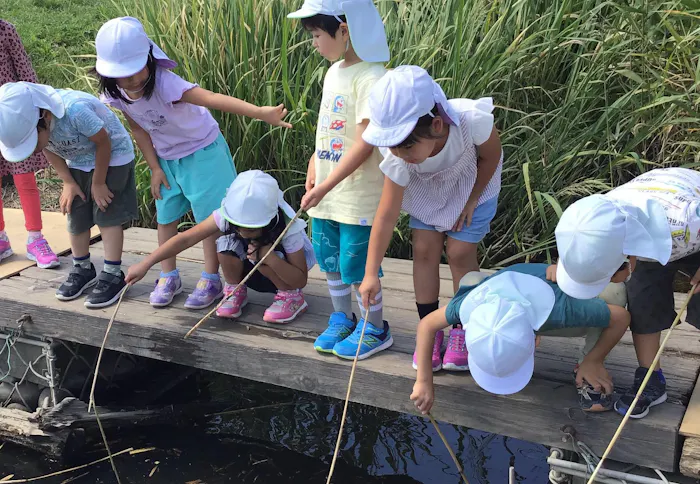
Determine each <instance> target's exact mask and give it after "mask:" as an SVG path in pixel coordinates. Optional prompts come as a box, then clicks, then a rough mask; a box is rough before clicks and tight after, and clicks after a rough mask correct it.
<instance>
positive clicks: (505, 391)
mask: <svg viewBox="0 0 700 484" xmlns="http://www.w3.org/2000/svg"><path fill="white" fill-rule="evenodd" d="M555 270H556V268H555V266H549V267H548V266H547V265H546V264H516V265H514V266H511V267H507V268H505V269H502V270H500V271H498V272H496V273H495V274H493V275H492V276H490V277H486V278H485V279H483V280H482V277H485V275H484V274H480V273H478V272H471V273H469V274H467V275H466V276H465V278H464V279H463V280H462V285H461V287H460V289H459V291H458V292H457V294H456V295H455V297H454V298H453V299H452V301H450V303H449V304H448V305H447V306H446V307H444V308H441V309H438V310H437V311H434V312H433V313H431V314H429V315H428V316H426V317H425V318H423V320H422V321H421V322H420V324H419V325H418V336H417V341H416V359H417V363H418V376H417V378H416V383H415V385H414V387H413V393H412V394H411V400H414V402H415V404H416V406H417V407H418V408H419V410H421V411H422V412H423V413H427V412H429V411H430V408H431V407H432V404H433V398H434V390H433V375H432V373H433V372H432V369H431V353H432V348H433V341H434V339H435V334H436V333H437V332H438V331H442V330H443V329H444V328H446V327H447V326H449V325H453V324H456V323H462V324H463V325H464V327H465V339H466V345H467V350H468V351H469V370H470V371H471V375H472V377H473V378H474V380H475V381H476V383H477V384H478V385H479V386H480V387H482V388H483V389H484V390H487V391H489V392H491V393H496V394H499V395H509V394H512V393H517V392H519V391H520V390H522V389H523V388H525V386H526V385H527V384H528V382H529V381H530V379H531V378H532V374H533V371H534V365H535V357H534V355H535V347H536V346H537V344H538V343H539V336H540V335H544V336H584V335H585V336H586V345H585V347H584V348H583V351H582V353H583V357H582V358H581V359H580V360H579V364H578V365H577V366H576V368H575V369H574V374H575V380H576V387H577V388H578V394H579V403H580V405H581V408H582V409H583V410H585V411H589V412H601V411H606V410H610V409H612V406H613V401H612V393H613V384H612V379H611V378H610V375H609V374H608V372H607V370H606V369H605V365H604V361H605V358H606V357H607V355H608V353H610V351H611V350H612V349H613V348H614V347H615V345H616V344H617V343H618V342H619V341H620V338H622V335H624V334H625V331H627V327H628V326H629V323H630V315H629V313H628V312H627V310H626V309H625V308H624V307H622V306H623V305H624V302H625V301H624V295H623V298H622V300H620V295H618V294H615V290H616V289H620V287H619V286H618V287H615V286H617V285H614V286H613V287H612V288H611V289H610V290H609V291H608V294H604V295H602V297H605V299H606V300H608V301H611V302H615V303H617V304H608V303H607V302H606V300H604V299H602V297H601V298H595V299H588V300H581V299H574V298H572V297H570V296H567V295H566V294H565V293H564V292H563V291H562V290H561V289H560V288H559V286H558V285H557V284H556V283H554V282H552V281H551V279H552V278H553V274H554V272H555ZM626 276H627V270H626V268H621V270H619V271H618V272H617V273H615V275H614V276H613V277H612V279H611V282H614V283H619V282H622V281H624V280H625V278H626ZM621 292H624V291H621Z"/></svg>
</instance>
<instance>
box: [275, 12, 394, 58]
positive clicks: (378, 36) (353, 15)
mask: <svg viewBox="0 0 700 484" xmlns="http://www.w3.org/2000/svg"><path fill="white" fill-rule="evenodd" d="M319 14H320V15H331V16H333V17H335V18H337V19H339V16H340V15H345V19H346V20H347V24H348V30H349V31H350V40H351V41H352V47H353V49H355V53H356V54H357V55H358V57H359V58H360V59H362V60H363V61H365V62H388V61H389V59H390V58H391V56H390V54H389V44H388V43H387V40H386V32H385V31H384V22H382V17H381V15H379V11H378V10H377V8H376V7H375V6H374V3H373V2H372V0H305V1H304V4H303V5H302V6H301V8H300V9H299V10H297V11H296V12H292V13H290V14H289V15H287V17H288V18H308V17H313V16H314V15H319ZM339 20H340V19H339Z"/></svg>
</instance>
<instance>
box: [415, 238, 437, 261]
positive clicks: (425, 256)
mask: <svg viewBox="0 0 700 484" xmlns="http://www.w3.org/2000/svg"><path fill="white" fill-rule="evenodd" d="M412 251H413V262H414V263H415V262H416V261H418V262H419V263H420V262H434V261H435V260H437V261H438V263H439V261H440V256H441V255H442V249H440V250H439V251H438V250H436V248H435V245H434V244H432V243H430V241H428V240H425V239H421V238H414V240H413V245H412Z"/></svg>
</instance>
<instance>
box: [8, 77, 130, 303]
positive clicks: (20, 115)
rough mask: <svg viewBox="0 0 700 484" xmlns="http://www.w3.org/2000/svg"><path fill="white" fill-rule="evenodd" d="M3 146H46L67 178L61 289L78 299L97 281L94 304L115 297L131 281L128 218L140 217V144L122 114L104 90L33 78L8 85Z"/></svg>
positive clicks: (11, 152)
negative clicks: (93, 240)
mask: <svg viewBox="0 0 700 484" xmlns="http://www.w3.org/2000/svg"><path fill="white" fill-rule="evenodd" d="M0 150H1V151H2V155H3V157H4V158H5V159H6V160H9V161H12V160H17V161H19V160H23V159H25V158H27V157H29V156H30V155H31V154H32V153H38V152H40V151H41V150H43V151H44V154H45V155H46V157H47V159H48V160H49V163H51V166H53V168H54V169H55V170H56V173H57V174H58V176H59V177H60V178H61V180H62V181H63V191H62V193H61V199H60V205H61V212H63V213H64V214H67V219H68V232H69V233H70V241H71V251H72V253H73V268H72V269H71V271H70V274H68V277H67V279H66V280H65V281H64V282H63V284H61V286H60V287H59V288H58V290H57V291H56V297H57V298H58V299H59V300H61V301H71V300H73V299H76V298H78V297H80V296H81V295H82V294H83V292H84V291H85V290H86V289H88V288H90V287H93V286H95V287H94V289H93V290H92V292H91V293H90V294H88V296H87V298H86V300H85V306H86V307H88V308H103V307H106V306H109V305H111V304H113V303H115V302H116V301H117V300H118V299H119V296H120V295H121V293H122V292H123V290H124V288H125V287H126V284H125V282H124V273H123V272H122V270H121V256H122V245H123V242H124V231H123V228H122V225H123V224H125V223H128V222H131V221H132V220H134V219H136V218H138V207H137V201H136V182H135V176H134V146H133V144H132V143H131V138H130V137H129V133H127V131H126V129H124V126H122V124H121V122H119V118H117V116H116V115H115V114H114V113H113V112H112V111H110V110H109V108H107V107H106V106H105V105H103V104H102V103H101V102H100V101H99V99H97V98H96V97H94V96H92V95H90V94H88V93H85V92H81V91H73V90H70V89H54V88H52V87H50V86H45V85H41V84H33V83H28V82H17V83H9V84H5V85H3V86H2V87H0ZM95 225H97V227H98V228H99V229H100V234H101V235H102V242H103V244H104V248H105V260H104V269H103V270H102V272H100V273H99V274H97V272H96V270H95V266H94V265H93V264H92V263H91V262H90V229H91V228H92V227H93V226H95Z"/></svg>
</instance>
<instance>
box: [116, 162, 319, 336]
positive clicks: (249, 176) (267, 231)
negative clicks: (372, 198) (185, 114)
mask: <svg viewBox="0 0 700 484" xmlns="http://www.w3.org/2000/svg"><path fill="white" fill-rule="evenodd" d="M294 215H295V213H294V210H293V209H292V207H290V206H289V204H287V202H285V201H284V196H283V193H282V191H281V190H280V189H279V186H278V185H277V181H276V180H275V179H274V178H273V177H271V176H270V175H268V174H266V173H263V172H262V171H259V170H251V171H246V172H243V173H241V174H240V175H238V177H237V178H236V180H235V181H234V182H233V183H232V184H231V186H230V187H229V189H228V191H227V193H226V197H225V198H224V200H223V201H222V203H221V208H219V209H218V210H216V211H215V212H214V213H213V214H211V215H210V216H209V217H208V218H207V219H206V220H204V221H203V222H202V223H200V224H198V225H196V226H195V227H194V228H192V229H190V230H187V231H186V232H182V233H180V234H178V235H176V236H175V237H173V238H172V239H170V240H168V241H167V242H166V243H165V244H163V245H162V246H160V247H159V248H158V249H156V251H155V252H153V253H152V254H151V255H149V256H148V257H146V258H145V259H144V260H143V261H141V262H139V263H138V264H136V265H134V266H133V267H131V268H130V269H129V273H128V274H127V277H126V280H127V282H128V283H130V284H133V283H135V282H137V281H139V280H141V279H142V278H143V277H144V276H145V275H146V272H148V270H149V269H150V268H151V267H153V266H154V265H155V264H157V263H158V262H160V261H162V260H164V259H167V258H170V257H175V256H176V255H177V254H179V253H181V252H182V251H184V250H185V249H188V248H190V247H192V246H194V245H195V244H197V243H198V242H201V241H202V240H205V239H206V238H207V237H210V236H212V235H219V236H220V237H219V238H218V239H217V250H218V254H219V263H220V264H221V268H222V270H223V272H224V279H225V280H226V285H225V287H224V297H225V298H226V299H227V300H226V301H225V302H224V303H223V304H222V305H221V307H220V308H219V309H217V311H216V314H217V316H219V317H222V318H231V319H235V318H238V317H239V316H240V315H241V313H242V311H243V308H244V307H245V306H246V304H248V287H249V288H251V289H253V290H255V291H258V292H268V293H269V292H276V293H277V295H276V296H275V301H274V302H273V303H272V305H271V306H270V307H269V308H268V309H267V310H266V311H265V314H264V317H263V319H264V320H265V321H267V322H268V323H289V322H291V321H293V320H294V319H295V318H296V317H297V316H298V315H300V314H301V313H303V312H304V311H306V308H307V307H308V306H307V304H306V301H304V295H303V294H302V292H301V290H302V289H303V288H304V287H305V286H306V280H307V276H308V271H309V270H310V269H311V268H312V267H313V266H314V265H315V264H316V259H315V257H314V252H313V247H312V245H311V241H310V240H309V238H308V237H307V235H306V222H304V221H302V220H298V219H297V220H295V221H294V222H293V225H292V227H291V228H290V229H289V230H288V231H287V233H286V234H285V236H284V238H283V239H282V242H281V243H280V244H279V245H278V246H277V247H276V248H275V251H274V252H273V253H272V254H271V255H270V256H269V257H268V258H267V259H266V260H265V261H264V263H263V264H262V265H261V266H260V268H259V270H258V271H257V272H256V273H254V274H253V275H252V276H251V277H250V279H249V280H248V282H247V286H243V287H241V288H239V289H238V290H237V291H235V293H234V290H235V289H236V287H237V286H238V284H239V283H240V282H241V281H242V280H243V278H244V277H245V276H246V275H248V274H249V273H250V271H251V270H252V269H253V267H254V265H255V264H256V263H257V262H258V261H259V260H260V259H261V258H262V257H264V256H265V254H267V252H268V251H269V250H270V247H271V245H272V243H273V242H274V241H275V240H276V239H277V238H278V237H279V236H280V234H281V233H282V231H283V230H284V228H285V227H286V225H287V223H289V221H290V220H292V219H293V218H294Z"/></svg>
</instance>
